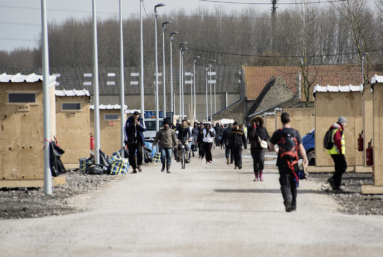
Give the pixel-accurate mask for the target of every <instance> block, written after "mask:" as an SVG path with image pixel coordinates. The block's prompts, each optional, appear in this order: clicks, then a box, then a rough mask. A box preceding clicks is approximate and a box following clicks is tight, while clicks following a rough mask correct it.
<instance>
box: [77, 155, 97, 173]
mask: <svg viewBox="0 0 383 257" xmlns="http://www.w3.org/2000/svg"><path fill="white" fill-rule="evenodd" d="M79 162H80V170H81V171H82V172H83V173H85V172H86V170H87V169H88V167H89V166H90V165H92V164H93V163H94V159H93V158H80V159H79Z"/></svg>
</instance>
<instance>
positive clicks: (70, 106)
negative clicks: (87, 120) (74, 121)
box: [61, 103, 81, 111]
mask: <svg viewBox="0 0 383 257" xmlns="http://www.w3.org/2000/svg"><path fill="white" fill-rule="evenodd" d="M61 110H63V111H80V110H81V104H80V103H62V106H61Z"/></svg>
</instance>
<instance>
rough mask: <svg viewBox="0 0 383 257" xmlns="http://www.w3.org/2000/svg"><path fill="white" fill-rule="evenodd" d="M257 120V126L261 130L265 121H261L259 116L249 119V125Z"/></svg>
mask: <svg viewBox="0 0 383 257" xmlns="http://www.w3.org/2000/svg"><path fill="white" fill-rule="evenodd" d="M257 120H259V125H260V127H261V128H262V127H263V124H265V121H264V120H263V118H262V117H261V116H256V117H254V118H252V119H251V121H250V125H251V124H252V123H253V122H256V121H257Z"/></svg>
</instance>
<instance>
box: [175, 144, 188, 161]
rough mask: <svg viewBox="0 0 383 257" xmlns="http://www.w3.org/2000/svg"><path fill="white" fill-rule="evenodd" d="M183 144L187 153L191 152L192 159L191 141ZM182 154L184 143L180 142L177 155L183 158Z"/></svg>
mask: <svg viewBox="0 0 383 257" xmlns="http://www.w3.org/2000/svg"><path fill="white" fill-rule="evenodd" d="M190 144H191V143H190ZM183 145H185V152H186V154H187V152H189V159H190V147H189V143H187V144H186V143H184V144H183ZM181 154H182V144H179V145H178V149H177V157H178V158H181ZM185 158H187V155H186V156H185Z"/></svg>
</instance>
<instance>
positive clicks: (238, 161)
mask: <svg viewBox="0 0 383 257" xmlns="http://www.w3.org/2000/svg"><path fill="white" fill-rule="evenodd" d="M242 145H243V146H244V148H245V149H247V142H246V136H245V133H244V132H243V130H242V129H239V127H238V122H236V121H235V122H234V123H233V129H232V130H231V132H230V143H229V147H230V148H231V151H233V156H234V164H235V167H234V169H235V170H236V169H237V168H238V169H242Z"/></svg>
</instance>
